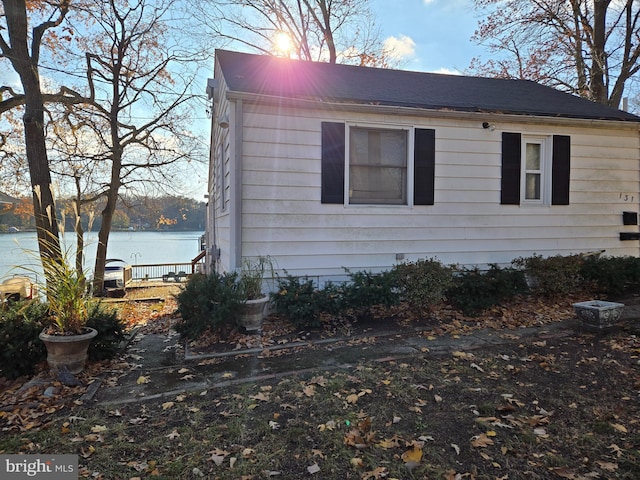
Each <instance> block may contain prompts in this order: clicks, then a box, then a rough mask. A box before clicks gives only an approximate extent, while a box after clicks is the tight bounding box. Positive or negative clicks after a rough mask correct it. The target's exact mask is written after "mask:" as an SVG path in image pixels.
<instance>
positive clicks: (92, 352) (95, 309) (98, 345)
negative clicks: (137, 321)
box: [87, 303, 126, 360]
mask: <svg viewBox="0 0 640 480" xmlns="http://www.w3.org/2000/svg"><path fill="white" fill-rule="evenodd" d="M88 315H89V318H88V320H87V327H91V328H95V329H96V330H97V331H98V335H97V336H96V337H95V338H94V339H93V341H92V342H91V345H89V352H88V354H89V358H90V359H91V360H105V359H108V358H112V357H114V356H115V355H116V354H117V353H118V351H119V350H120V345H121V343H122V341H123V340H124V339H125V338H126V332H125V324H124V322H122V320H120V318H118V312H116V311H115V310H107V309H106V308H105V307H104V306H103V305H102V304H100V303H93V304H92V305H91V306H90V307H89V312H88Z"/></svg>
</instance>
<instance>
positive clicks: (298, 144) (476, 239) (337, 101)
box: [206, 50, 640, 283]
mask: <svg viewBox="0 0 640 480" xmlns="http://www.w3.org/2000/svg"><path fill="white" fill-rule="evenodd" d="M207 91H208V93H209V97H210V99H211V101H212V103H213V105H212V108H213V109H212V116H213V120H212V131H211V157H210V174H209V187H208V188H209V194H208V199H209V202H208V214H207V217H208V218H207V223H208V226H207V233H206V242H207V265H208V268H209V269H212V268H216V269H218V271H229V270H234V269H237V268H239V267H240V266H241V264H242V261H243V258H247V257H249V258H251V257H256V256H259V255H269V256H271V257H272V258H273V259H274V260H275V262H276V264H277V266H278V269H279V270H280V271H283V270H286V271H287V272H289V273H290V274H292V275H299V276H310V277H312V278H315V279H316V280H319V281H320V283H322V281H323V280H326V279H331V278H337V277H340V276H343V277H344V269H343V267H347V268H349V269H350V270H352V271H358V270H365V269H366V270H371V271H380V270H384V269H389V268H391V267H392V266H393V265H394V264H395V263H397V262H403V261H415V260H418V259H424V258H435V259H438V260H440V261H441V262H443V263H445V264H458V265H467V266H473V265H477V266H481V267H482V266H486V265H488V264H491V263H496V264H499V265H507V264H509V263H510V262H511V261H512V260H513V259H514V258H518V257H522V256H531V255H533V254H538V255H542V256H552V255H557V254H561V255H568V254H573V253H582V252H585V253H586V252H594V251H602V250H604V251H605V254H606V255H611V256H622V255H633V256H638V255H639V254H640V242H639V238H640V233H639V230H638V213H637V212H638V199H639V198H640V142H639V140H640V137H639V131H640V117H637V116H635V115H632V114H630V113H627V112H624V111H619V110H617V109H614V108H610V107H607V106H604V105H600V104H596V103H593V102H590V101H588V100H585V99H581V98H578V97H575V96H572V95H569V94H566V93H562V92H559V91H557V90H555V89H552V88H549V87H545V86H542V85H539V84H537V83H534V82H531V81H524V80H508V79H495V78H477V77H465V76H455V75H440V74H433V73H418V72H410V71H399V70H388V69H376V68H366V67H357V66H349V65H331V64H327V63H315V62H304V61H297V60H290V59H283V58H275V57H269V56H261V55H252V54H246V53H237V52H231V51H225V50H218V51H216V54H215V69H214V78H213V79H210V80H209V85H208V88H207Z"/></svg>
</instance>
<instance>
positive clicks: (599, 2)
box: [590, 0, 611, 105]
mask: <svg viewBox="0 0 640 480" xmlns="http://www.w3.org/2000/svg"><path fill="white" fill-rule="evenodd" d="M610 2H611V0H594V2H593V46H592V47H591V49H592V51H591V56H592V63H591V88H590V90H591V99H592V100H593V101H594V102H598V103H602V104H604V105H607V104H608V103H609V92H608V91H607V90H608V89H607V85H606V84H605V72H606V70H607V67H606V62H607V54H606V51H605V43H606V19H607V8H608V7H609V3H610Z"/></svg>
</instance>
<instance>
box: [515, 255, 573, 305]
mask: <svg viewBox="0 0 640 480" xmlns="http://www.w3.org/2000/svg"><path fill="white" fill-rule="evenodd" d="M584 262H585V257H584V256H582V255H568V256H562V255H556V256H553V257H545V258H543V257H542V256H541V255H533V256H531V257H520V258H516V259H515V260H513V261H512V264H513V265H514V266H516V267H517V268H519V269H521V270H523V271H524V273H525V274H526V275H527V277H528V280H529V286H530V288H531V290H532V291H534V292H535V293H537V294H540V295H543V296H547V297H553V296H557V295H566V294H568V293H571V292H575V291H576V290H577V289H580V288H582V287H583V286H584V280H583V278H582V273H581V272H582V265H583V264H584Z"/></svg>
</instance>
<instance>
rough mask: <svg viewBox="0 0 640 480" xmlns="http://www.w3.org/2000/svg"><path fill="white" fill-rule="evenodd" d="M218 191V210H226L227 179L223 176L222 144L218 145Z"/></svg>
mask: <svg viewBox="0 0 640 480" xmlns="http://www.w3.org/2000/svg"><path fill="white" fill-rule="evenodd" d="M216 163H217V164H218V189H219V191H220V196H219V199H220V200H219V201H220V210H221V211H222V212H224V211H225V210H226V209H227V177H226V175H225V173H226V172H225V161H224V146H223V145H222V142H220V143H219V144H218V161H217V162H216Z"/></svg>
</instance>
